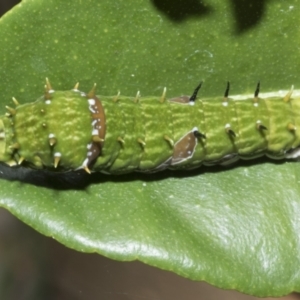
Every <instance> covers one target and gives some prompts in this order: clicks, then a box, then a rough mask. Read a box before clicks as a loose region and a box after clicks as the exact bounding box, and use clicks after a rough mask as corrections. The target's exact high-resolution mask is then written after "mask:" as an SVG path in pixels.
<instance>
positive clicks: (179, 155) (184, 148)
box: [171, 128, 198, 166]
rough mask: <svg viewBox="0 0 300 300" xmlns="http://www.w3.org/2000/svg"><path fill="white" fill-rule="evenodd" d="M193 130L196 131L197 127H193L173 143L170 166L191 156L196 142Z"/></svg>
mask: <svg viewBox="0 0 300 300" xmlns="http://www.w3.org/2000/svg"><path fill="white" fill-rule="evenodd" d="M194 131H198V129H197V128H194V129H193V130H191V131H189V132H188V133H186V134H185V135H184V136H183V137H182V138H181V139H180V140H178V141H177V142H176V143H175V145H174V152H173V156H172V160H171V166H173V165H176V164H179V163H181V162H183V161H185V160H187V159H189V158H192V157H193V155H194V152H195V149H196V146H197V143H198V139H197V137H196V136H195V134H194Z"/></svg>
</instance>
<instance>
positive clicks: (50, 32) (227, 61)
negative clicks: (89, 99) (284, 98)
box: [0, 0, 300, 297]
mask: <svg viewBox="0 0 300 300" xmlns="http://www.w3.org/2000/svg"><path fill="white" fill-rule="evenodd" d="M173 2H174V1H173ZM173 2H172V3H169V2H167V1H166V2H163V3H161V2H159V1H154V0H153V1H152V2H150V1H148V2H147V1H140V0H132V1H121V0H115V1H97V0H84V1H83V0H73V1H64V0H25V1H23V2H22V4H21V5H19V6H17V7H15V8H14V9H13V10H12V11H11V12H9V13H8V14H7V15H5V16H4V17H3V18H2V19H1V21H0V40H1V47H0V78H1V82H0V91H1V100H0V101H1V104H2V105H1V110H0V112H1V113H4V112H5V110H4V107H5V105H7V104H10V101H11V100H10V99H11V97H12V96H15V97H16V98H17V99H18V100H19V102H21V103H25V102H32V101H34V100H35V99H37V98H38V97H39V96H40V95H41V94H42V93H43V84H44V79H45V77H49V78H50V80H51V83H52V85H53V86H54V87H55V89H57V90H58V89H61V90H64V89H70V88H71V87H73V85H74V84H75V83H76V82H77V81H79V82H80V88H81V90H85V91H88V90H89V89H90V88H91V87H92V85H93V83H94V82H97V84H98V91H99V94H104V95H111V94H115V93H117V92H118V90H121V92H122V94H125V95H135V94H136V92H137V90H140V91H141V94H142V95H160V94H161V93H162V90H163V87H165V86H167V87H168V96H169V97H174V96H177V95H181V94H191V92H192V91H193V89H194V87H195V86H196V85H197V83H198V82H199V81H200V80H203V81H204V85H203V89H201V95H202V96H216V95H223V93H224V90H225V87H226V81H228V80H229V81H230V82H231V87H232V89H231V93H232V94H239V93H244V92H247V93H248V92H253V91H254V89H255V86H256V83H257V81H258V80H260V81H261V85H262V90H263V91H266V92H268V91H272V90H274V91H276V90H279V89H288V88H289V87H290V85H291V84H295V85H296V87H297V84H299V82H297V81H296V79H297V78H298V70H299V53H298V48H299V47H298V43H299V42H298V41H299V37H298V35H299V33H298V32H299V30H297V24H298V22H297V20H299V10H297V9H296V8H295V7H296V6H297V1H296V0H292V1H290V2H288V3H287V2H276V1H275V2H270V1H269V2H267V1H261V2H260V4H256V5H258V6H256V5H254V8H253V7H250V6H249V7H248V9H245V5H246V4H244V6H241V7H237V6H233V5H231V4H230V3H228V2H227V1H220V0H211V1H208V0H207V1H206V2H202V3H200V2H197V1H192V0H191V1H189V2H188V4H189V5H190V6H189V5H187V4H186V3H185V2H184V1H182V2H181V1H178V2H177V3H173ZM235 2H237V1H235ZM232 3H233V1H232ZM237 5H238V4H237ZM246 8H247V7H246ZM240 9H241V10H240ZM247 12H248V13H249V15H247V14H246V13H247ZM241 16H244V18H243V17H241ZM202 170H203V171H201V169H200V171H198V172H192V173H191V174H190V175H189V173H182V175H181V173H180V172H167V173H163V174H154V175H149V176H145V175H140V174H133V175H131V176H126V177H123V176H121V177H112V176H106V175H101V176H100V175H95V176H92V177H91V178H92V180H91V181H93V182H94V181H96V182H95V183H92V184H90V185H89V186H88V187H87V188H86V189H85V190H75V189H73V190H67V191H61V190H59V191H58V190H52V189H49V188H48V189H47V188H43V187H37V186H34V185H30V184H24V183H23V184H20V183H19V182H10V181H5V180H1V181H0V190H1V195H0V205H1V206H3V207H5V208H7V209H8V210H9V211H11V212H12V213H13V214H14V215H15V216H17V217H18V218H20V219H21V220H23V221H24V222H25V223H27V224H29V225H30V226H32V227H33V228H35V229H36V230H38V231H39V232H41V233H42V234H45V235H47V236H52V237H54V238H55V239H57V240H58V241H60V242H61V243H63V244H65V245H66V246H68V247H70V248H73V249H76V250H79V251H84V252H97V253H99V254H102V255H105V256H107V257H110V258H114V259H117V260H134V259H138V260H140V261H143V262H145V263H148V264H150V265H154V266H157V267H159V268H162V269H166V270H171V271H173V272H176V273H177V274H180V275H182V276H185V277H188V278H190V279H193V280H205V281H207V282H209V283H211V284H214V285H216V286H218V287H221V288H226V289H237V290H239V291H242V292H245V293H248V294H252V295H256V296H261V297H263V296H273V297H275V296H280V295H283V294H287V293H289V292H291V291H294V290H295V291H300V285H299V282H300V275H299V260H300V256H299V253H300V240H299V232H300V221H299V220H300V219H299V213H300V199H299V193H300V190H299V189H300V188H299V182H300V168H299V166H298V165H297V164H296V163H282V164H273V163H255V164H253V165H251V164H250V165H248V164H241V165H240V166H239V167H236V168H231V169H221V170H219V171H216V170H215V169H212V170H213V171H210V170H209V169H208V168H204V169H202Z"/></svg>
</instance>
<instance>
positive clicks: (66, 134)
mask: <svg viewBox="0 0 300 300" xmlns="http://www.w3.org/2000/svg"><path fill="white" fill-rule="evenodd" d="M201 84H202V83H200V84H199V85H198V86H197V88H196V89H195V91H194V92H193V94H192V96H180V97H176V98H171V99H168V98H167V97H166V89H164V91H163V94H162V96H157V97H141V96H140V94H139V93H138V94H137V95H136V96H135V97H125V96H122V95H120V94H118V95H117V96H110V97H109V96H98V95H96V91H95V88H96V86H95V85H94V87H93V89H92V90H91V91H90V92H89V93H88V94H86V93H84V92H81V91H80V90H79V89H78V88H79V85H78V84H76V85H75V87H74V89H72V90H69V91H55V90H54V89H53V88H52V87H51V85H50V82H49V80H47V82H46V86H45V94H44V96H42V97H40V98H39V99H38V100H37V101H35V102H32V103H27V104H23V105H21V104H19V102H18V101H17V100H16V99H15V98H13V102H14V103H15V107H14V108H12V107H9V106H7V113H6V115H4V116H2V117H1V118H0V161H2V162H5V163H7V164H9V165H10V166H13V165H17V164H23V163H25V162H26V165H28V166H30V167H33V168H47V169H49V170H52V171H54V172H65V171H70V170H77V169H84V170H86V172H88V173H90V172H92V171H100V172H103V173H109V174H122V173H129V172H132V171H139V172H146V173H151V172H156V171H160V170H164V169H166V168H169V169H194V168H197V167H199V166H200V165H201V164H205V165H217V164H222V165H226V164H231V163H233V162H235V161H236V160H238V159H253V158H256V157H259V156H263V155H267V156H269V157H271V158H273V159H284V158H297V157H298V156H300V131H299V130H298V128H300V97H299V96H297V95H296V96H295V97H294V98H292V89H291V91H290V92H288V93H287V94H286V95H283V96H282V95H279V96H267V97H259V94H258V93H259V88H260V84H258V85H257V88H256V90H255V93H254V94H253V95H251V96H249V97H246V98H245V97H244V99H242V98H243V97H240V98H238V97H234V96H233V97H230V95H229V89H230V84H229V83H227V87H226V91H225V94H224V95H223V97H215V98H205V99H202V98H201V97H197V93H198V91H199V89H200V87H201Z"/></svg>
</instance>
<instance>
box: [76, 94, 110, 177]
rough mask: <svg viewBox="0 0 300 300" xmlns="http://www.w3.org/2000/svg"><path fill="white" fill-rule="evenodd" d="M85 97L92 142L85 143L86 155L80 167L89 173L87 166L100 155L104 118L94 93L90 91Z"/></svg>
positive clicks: (103, 135) (102, 143)
mask: <svg viewBox="0 0 300 300" xmlns="http://www.w3.org/2000/svg"><path fill="white" fill-rule="evenodd" d="M91 96H92V97H91ZM87 98H88V103H89V110H90V112H91V117H92V142H91V143H89V144H88V145H87V150H88V151H87V156H86V159H85V160H84V162H83V164H82V168H83V169H85V170H86V171H87V172H88V173H90V172H89V169H88V166H89V165H90V164H91V163H92V162H94V161H95V160H96V159H97V158H98V156H100V155H101V150H102V148H103V145H104V140H105V133H106V119H105V113H104V109H103V106H102V103H101V101H100V100H99V99H98V98H97V97H96V95H95V94H92V93H90V94H89V95H88V96H87Z"/></svg>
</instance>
